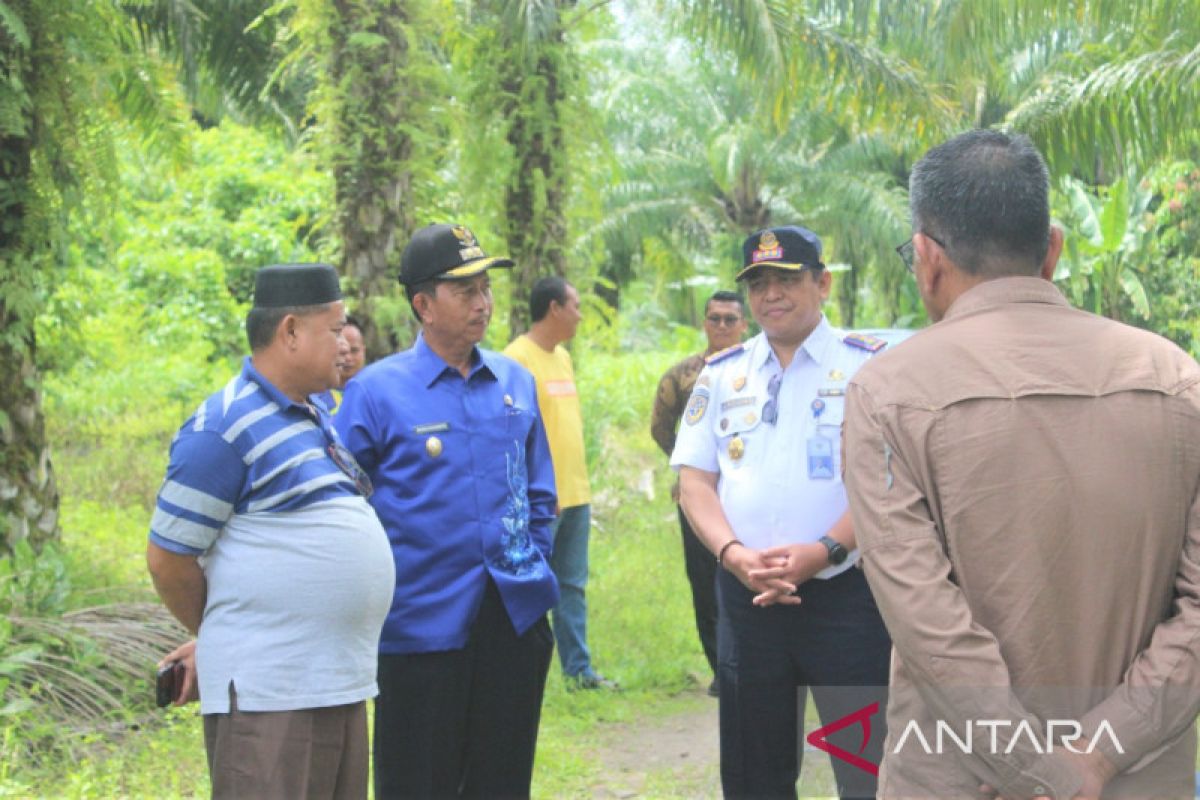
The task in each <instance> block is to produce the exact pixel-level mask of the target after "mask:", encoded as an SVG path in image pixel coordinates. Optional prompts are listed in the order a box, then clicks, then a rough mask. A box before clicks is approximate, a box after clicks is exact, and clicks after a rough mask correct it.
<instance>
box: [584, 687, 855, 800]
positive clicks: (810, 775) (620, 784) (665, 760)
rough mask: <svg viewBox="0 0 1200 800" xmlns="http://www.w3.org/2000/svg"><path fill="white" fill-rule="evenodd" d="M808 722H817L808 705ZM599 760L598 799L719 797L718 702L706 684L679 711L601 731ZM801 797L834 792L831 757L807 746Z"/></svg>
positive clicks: (696, 799)
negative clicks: (709, 692) (709, 693)
mask: <svg viewBox="0 0 1200 800" xmlns="http://www.w3.org/2000/svg"><path fill="white" fill-rule="evenodd" d="M808 711H809V714H810V715H811V719H809V720H808V724H809V726H810V728H809V729H811V726H813V725H819V724H820V723H818V722H817V720H816V716H815V710H814V709H813V704H812V703H809V704H808ZM596 758H597V759H598V760H599V761H600V769H599V770H598V774H599V775H601V776H602V777H601V778H599V779H597V780H596V781H595V782H594V783H593V784H592V786H591V791H590V793H589V794H590V796H591V797H594V798H619V800H631V799H632V798H637V799H638V800H643V799H646V798H653V800H709V798H720V797H721V772H720V761H721V759H720V744H719V737H718V728H717V701H716V700H715V699H714V698H711V697H708V696H707V695H706V694H705V692H704V689H703V688H700V687H697V688H695V689H694V690H692V691H691V692H688V697H687V699H686V702H685V703H683V704H682V705H681V707H680V709H679V710H678V711H675V712H674V713H670V714H666V715H663V716H654V717H647V718H643V719H638V720H633V721H629V722H621V723H613V724H611V725H608V726H607V727H606V729H605V730H604V731H603V732H602V733H601V736H600V745H599V747H598V748H597V751H596ZM796 789H797V792H798V794H799V796H800V797H809V798H811V797H829V796H830V795H833V794H835V793H836V791H837V790H836V788H835V783H834V779H833V770H832V769H831V767H830V763H829V757H828V756H827V755H826V754H825V753H822V752H820V751H818V750H816V749H815V748H814V747H812V745H808V744H805V745H804V767H803V769H802V771H801V777H800V782H799V783H798V784H797V786H796Z"/></svg>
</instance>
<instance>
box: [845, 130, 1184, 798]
mask: <svg viewBox="0 0 1200 800" xmlns="http://www.w3.org/2000/svg"><path fill="white" fill-rule="evenodd" d="M1047 183H1048V179H1047V172H1046V167H1045V164H1044V163H1043V161H1042V159H1041V156H1040V155H1039V154H1038V152H1037V150H1036V149H1034V147H1033V146H1032V144H1031V143H1030V142H1029V140H1028V139H1026V138H1024V137H1020V136H1016V137H1010V136H1007V135H1005V134H1001V133H997V132H993V131H973V132H971V133H967V134H963V135H962V136H959V137H957V138H955V139H953V140H951V141H949V142H947V143H945V144H943V145H941V146H939V147H936V148H934V149H933V150H931V151H930V152H929V153H928V154H927V155H926V156H925V157H924V158H923V159H922V160H921V161H920V162H919V163H918V164H917V165H916V167H915V168H914V170H913V173H912V178H911V187H910V189H911V191H910V196H911V208H912V223H913V231H914V233H913V237H912V239H911V240H910V241H909V242H907V243H905V245H902V246H901V247H900V248H898V250H899V251H900V254H901V256H902V257H903V258H904V260H905V262H906V263H907V264H908V265H909V268H910V269H914V266H915V269H914V273H915V276H916V281H917V286H918V289H919V290H920V293H921V296H922V299H923V300H924V302H925V305H926V308H927V309H928V311H929V315H930V318H931V319H932V320H933V321H934V322H935V323H936V324H935V325H933V326H932V327H930V328H929V329H927V330H925V331H922V332H921V333H918V334H917V335H916V336H914V337H913V338H912V339H910V340H908V341H907V342H905V343H903V344H902V345H900V346H899V347H897V348H896V349H895V350H894V351H890V352H886V353H884V354H882V355H880V356H879V357H878V358H875V359H872V360H871V361H870V362H869V363H868V364H867V365H865V366H864V367H863V368H862V369H861V370H860V371H859V372H858V373H857V374H856V375H855V376H854V378H853V379H852V381H851V382H850V387H849V391H848V398H847V413H846V427H845V433H846V455H847V458H848V463H847V467H846V476H845V480H846V486H847V489H848V491H849V495H850V504H851V508H852V510H853V515H854V525H855V530H856V532H857V537H858V544H859V547H860V548H861V549H862V564H863V568H864V570H865V571H866V575H867V578H868V580H869V582H870V585H871V589H872V591H873V592H874V594H875V598H876V601H877V602H878V605H879V609H880V611H881V612H882V614H883V618H884V621H885V622H886V624H887V627H888V630H889V632H890V633H891V635H892V639H893V641H894V647H895V649H894V651H893V663H892V674H891V685H892V689H891V697H890V700H889V703H888V712H887V713H888V725H889V730H890V734H889V737H888V741H887V744H886V745H885V748H884V753H885V755H884V761H883V765H882V771H881V773H880V783H879V796H880V797H972V796H979V792H980V785H981V784H985V785H986V786H987V787H992V788H993V789H994V791H996V792H998V793H1000V794H1001V795H1003V796H1004V797H1006V798H1009V797H1011V798H1017V797H1031V796H1048V797H1056V798H1062V797H1072V796H1075V797H1088V798H1091V797H1098V796H1099V793H1100V791H1101V790H1103V791H1104V793H1105V797H1110V796H1111V797H1148V796H1154V797H1192V794H1193V780H1194V778H1193V775H1194V771H1195V758H1196V733H1195V720H1196V715H1197V713H1200V499H1198V494H1197V489H1198V487H1200V367H1198V366H1197V364H1196V362H1195V361H1193V360H1192V359H1191V358H1190V357H1188V356H1187V354H1185V353H1183V352H1182V351H1181V350H1179V348H1177V347H1175V346H1174V345H1173V344H1171V343H1170V342H1168V341H1166V340H1164V339H1161V338H1159V337H1157V336H1155V335H1153V334H1150V333H1147V332H1145V331H1140V330H1136V329H1134V328H1130V327H1126V326H1124V325H1121V324H1118V323H1116V322H1113V321H1110V320H1107V319H1104V318H1101V317H1097V316H1094V315H1092V314H1088V313H1085V312H1082V311H1077V310H1074V309H1072V308H1070V307H1069V306H1068V304H1067V302H1066V300H1065V299H1064V298H1063V296H1062V294H1061V293H1060V292H1059V291H1058V289H1057V288H1056V287H1055V286H1054V285H1053V284H1052V283H1051V282H1050V278H1051V277H1052V275H1053V274H1054V267H1055V263H1056V261H1057V259H1058V255H1059V253H1060V251H1061V248H1062V242H1063V238H1062V232H1061V231H1059V230H1058V229H1056V228H1053V227H1051V226H1050V224H1049V210H1048V201H1047ZM950 732H953V734H954V738H952V737H951V734H950ZM972 735H973V738H970V737H971V736H972ZM1064 736H1065V738H1064ZM939 751H940V752H939ZM1076 751H1078V752H1076Z"/></svg>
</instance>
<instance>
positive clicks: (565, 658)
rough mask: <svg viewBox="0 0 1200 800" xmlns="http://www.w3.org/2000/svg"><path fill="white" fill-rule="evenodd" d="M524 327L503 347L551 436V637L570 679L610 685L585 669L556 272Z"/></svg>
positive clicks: (570, 330)
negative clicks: (554, 594)
mask: <svg viewBox="0 0 1200 800" xmlns="http://www.w3.org/2000/svg"><path fill="white" fill-rule="evenodd" d="M529 316H530V319H531V320H532V321H533V324H532V325H530V328H529V332H528V333H525V334H523V335H521V336H518V337H517V338H516V339H514V340H513V341H512V342H510V343H509V345H508V347H506V348H504V354H505V355H506V356H508V357H509V358H512V359H514V360H515V361H517V362H518V363H520V364H521V365H522V366H524V367H525V368H526V369H528V370H529V371H530V372H532V373H533V377H534V380H536V381H537V396H538V406H539V407H540V409H541V412H542V420H543V422H544V423H545V425H546V436H547V438H548V439H549V440H550V458H551V460H552V461H553V462H554V482H555V484H556V485H557V487H558V521H557V524H556V526H555V532H554V554H553V555H552V556H551V557H550V567H551V568H552V569H553V570H554V575H555V577H557V578H558V586H559V590H560V591H561V596H560V598H559V601H558V605H557V606H555V607H554V614H553V628H554V640H555V642H557V644H558V658H559V662H560V663H561V664H562V670H563V675H565V676H566V678H567V680H568V682H569V685H570V686H572V687H573V688H580V689H615V688H617V685H616V684H615V683H613V682H612V681H610V680H608V679H606V678H605V677H604V676H602V675H600V674H599V673H597V672H596V671H595V670H594V669H592V658H591V653H590V652H589V651H588V646H587V599H586V597H585V595H584V587H585V586H586V585H587V577H588V528H589V527H590V526H591V516H592V513H591V499H592V497H591V487H590V486H589V485H588V474H587V456H586V454H585V453H584V448H583V412H582V410H581V409H580V407H579V394H578V393H577V392H576V390H575V370H574V368H573V367H572V366H571V356H570V354H569V353H568V352H567V351H566V350H565V349H564V348H563V347H562V343H563V342H567V341H570V340H571V339H572V338H574V336H575V329H576V328H578V327H579V319H580V313H579V292H577V291H575V287H574V286H572V285H571V284H569V283H567V281H566V280H564V279H563V278H560V277H557V276H551V277H548V278H541V279H539V280H538V281H537V283H535V284H534V285H533V291H532V292H531V293H530V297H529Z"/></svg>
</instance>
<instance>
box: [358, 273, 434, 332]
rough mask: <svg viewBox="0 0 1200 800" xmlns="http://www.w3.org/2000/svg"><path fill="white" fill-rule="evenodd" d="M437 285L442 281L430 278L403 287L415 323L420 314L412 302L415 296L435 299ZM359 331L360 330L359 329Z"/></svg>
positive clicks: (418, 319) (419, 319)
mask: <svg viewBox="0 0 1200 800" xmlns="http://www.w3.org/2000/svg"><path fill="white" fill-rule="evenodd" d="M439 283H442V281H440V280H438V279H437V278H430V279H429V280H427V281H421V282H420V283H414V284H405V285H404V294H406V295H407V296H408V307H409V308H411V309H412V312H413V316H414V317H416V318H417V322H421V312H419V311H417V304H416V303H414V302H413V301H414V300H416V299H417V295H419V294H427V295H429V296H430V297H436V296H437V287H438V284H439ZM359 330H362V329H361V328H360V329H359Z"/></svg>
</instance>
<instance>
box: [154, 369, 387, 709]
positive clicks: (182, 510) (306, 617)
mask: <svg viewBox="0 0 1200 800" xmlns="http://www.w3.org/2000/svg"><path fill="white" fill-rule="evenodd" d="M338 447H340V444H339V440H338V435H337V433H336V432H335V431H334V430H333V428H332V427H331V426H330V424H329V415H328V414H326V412H325V410H324V408H323V407H320V408H316V407H311V408H310V407H309V406H308V405H306V404H303V403H296V402H293V401H292V400H291V399H290V398H288V397H287V396H286V395H284V394H283V393H282V392H280V391H279V390H278V389H277V388H276V387H274V386H272V385H271V383H270V381H268V380H266V379H265V378H264V377H263V376H262V375H261V374H259V373H258V372H257V371H256V370H255V369H254V366H253V364H252V363H251V361H250V359H246V362H245V364H244V366H243V367H242V372H241V374H240V375H238V376H237V377H236V378H234V379H233V380H232V381H230V382H229V384H228V385H227V386H226V387H225V388H224V390H222V391H220V392H217V393H216V394H214V395H213V396H212V397H210V398H208V400H206V401H204V403H203V404H202V405H201V406H200V408H199V409H198V410H197V411H196V413H195V415H193V416H192V418H191V419H189V420H188V421H187V423H186V424H185V425H184V426H183V428H182V429H181V430H180V431H179V434H178V435H177V436H176V437H175V442H174V443H173V444H172V445H171V462H170V465H169V466H168V467H167V478H166V480H165V481H164V482H163V486H162V489H161V490H160V492H159V495H158V507H157V508H156V509H155V512H154V517H153V519H152V520H151V522H150V528H151V531H150V540H151V541H152V542H153V543H154V544H156V545H158V546H159V547H162V548H164V549H168V550H171V551H173V552H176V553H181V554H185V555H195V556H200V559H199V563H200V566H201V568H202V569H203V570H204V578H205V582H206V596H205V604H204V618H203V621H202V622H201V623H200V630H199V633H198V635H197V639H196V674H197V677H198V679H199V684H200V711H201V713H203V714H224V713H227V712H228V711H229V709H230V690H231V688H232V689H233V690H235V691H236V693H237V704H238V708H240V709H242V710H244V711H293V710H297V709H305V708H324V707H328V706H336V705H345V704H348V703H357V702H360V701H363V700H366V699H368V698H370V697H374V696H375V695H376V694H377V687H376V683H375V666H376V661H375V659H376V651H377V648H378V646H379V631H380V628H382V626H383V621H384V618H385V617H386V616H387V612H388V607H389V605H390V604H391V599H392V593H393V592H394V590H395V588H396V572H395V568H394V566H393V564H392V557H391V549H390V548H389V547H388V541H387V535H386V534H385V533H384V531H383V527H382V526H381V525H380V524H379V519H378V518H377V517H376V516H375V512H374V510H373V509H372V508H371V506H370V504H368V503H367V501H366V498H365V497H363V496H362V495H361V494H360V493H359V492H358V490H357V488H356V485H355V482H354V480H353V479H352V478H350V477H349V476H348V475H347V474H346V473H344V472H343V471H342V468H341V467H340V466H339V464H338V463H337V462H335V461H334V457H335V456H334V453H335V452H336V453H337V456H336V457H337V458H340V459H341V460H342V464H344V465H346V467H347V469H350V470H351V472H353V471H354V470H355V469H356V468H357V467H356V466H355V465H353V456H351V455H350V454H349V452H348V451H345V449H344V448H342V450H341V451H338V450H337V449H336V448H338Z"/></svg>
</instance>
